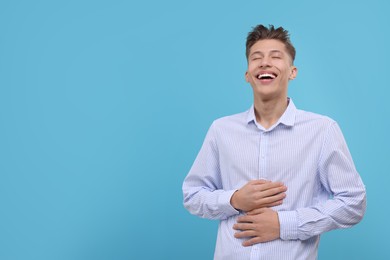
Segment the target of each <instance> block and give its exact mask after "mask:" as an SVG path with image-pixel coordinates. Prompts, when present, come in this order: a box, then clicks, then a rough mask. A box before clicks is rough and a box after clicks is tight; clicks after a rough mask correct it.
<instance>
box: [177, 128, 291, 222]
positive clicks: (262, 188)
mask: <svg viewBox="0 0 390 260" xmlns="http://www.w3.org/2000/svg"><path fill="white" fill-rule="evenodd" d="M286 189H287V188H286V187H285V186H283V184H282V183H279V182H277V183H273V182H270V181H265V180H253V181H249V182H248V183H247V184H246V185H244V186H243V187H242V188H240V189H239V190H224V187H223V184H222V176H221V172H220V167H219V151H218V146H217V141H216V138H215V133H214V128H213V125H212V126H211V127H210V129H209V131H208V133H207V135H206V138H205V141H204V143H203V145H202V148H201V150H200V152H199V154H198V156H197V157H196V160H195V162H194V164H193V166H192V167H191V170H190V172H189V174H188V175H187V177H186V178H185V180H184V183H183V194H184V206H185V207H186V208H187V209H188V211H190V212H191V213H192V214H194V215H198V216H200V217H203V218H209V219H226V218H228V217H230V216H233V215H237V214H239V210H242V211H249V210H252V209H254V208H260V207H271V206H276V205H280V204H281V203H282V200H283V198H284V197H285V194H284V191H286Z"/></svg>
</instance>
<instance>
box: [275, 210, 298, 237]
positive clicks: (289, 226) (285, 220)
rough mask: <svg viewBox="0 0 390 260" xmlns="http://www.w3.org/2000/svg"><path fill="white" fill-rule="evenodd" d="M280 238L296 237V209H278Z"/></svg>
mask: <svg viewBox="0 0 390 260" xmlns="http://www.w3.org/2000/svg"><path fill="white" fill-rule="evenodd" d="M278 217H279V224H280V238H281V239H282V240H296V239H298V213H297V212H296V211H278Z"/></svg>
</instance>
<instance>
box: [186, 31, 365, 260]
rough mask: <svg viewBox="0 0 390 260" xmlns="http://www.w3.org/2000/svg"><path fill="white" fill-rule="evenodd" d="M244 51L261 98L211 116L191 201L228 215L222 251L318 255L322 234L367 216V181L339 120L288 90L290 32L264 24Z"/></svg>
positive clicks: (200, 209)
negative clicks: (304, 106)
mask: <svg viewBox="0 0 390 260" xmlns="http://www.w3.org/2000/svg"><path fill="white" fill-rule="evenodd" d="M246 56H247V60H248V70H247V71H246V73H245V79H246V81H247V82H249V83H250V85H251V86H252V89H253V97H254V104H253V106H252V107H251V108H250V109H249V110H248V111H246V112H244V113H240V114H236V115H232V116H228V117H224V118H220V119H218V120H216V121H214V122H213V124H212V125H211V127H210V129H209V131H208V133H207V136H206V138H205V141H204V143H203V146H202V148H201V150H200V152H199V154H198V156H197V158H196V160H195V162H194V164H193V166H192V168H191V170H190V172H189V173H188V176H187V177H186V178H185V180H184V183H183V193H184V205H185V207H186V208H187V209H188V210H189V211H190V212H191V213H192V214H195V215H198V216H201V217H204V218H209V219H218V220H220V223H219V229H218V236H217V243H216V248H215V254H214V259H221V260H229V259H232V260H237V259H267V260H272V259H275V260H283V259H291V260H300V259H302V260H308V259H317V251H318V243H319V239H320V234H322V233H323V232H326V231H329V230H332V229H336V228H347V227H351V226H352V225H354V224H356V223H358V222H359V221H360V220H361V219H362V217H363V215H364V212H365V207H366V192H365V187H364V185H363V183H362V180H361V178H360V176H359V174H358V173H357V171H356V169H355V166H354V164H353V161H352V158H351V155H350V153H349V151H348V148H347V145H346V143H345V140H344V137H343V135H342V133H341V130H340V128H339V127H338V125H337V123H336V122H335V121H333V120H332V119H330V118H328V117H325V116H321V115H317V114H314V113H310V112H306V111H303V110H299V109H297V108H296V107H295V105H294V103H293V101H292V99H291V98H288V96H287V87H288V83H289V81H290V80H293V79H294V78H295V77H296V75H297V68H296V67H295V66H294V65H293V64H294V58H295V48H294V47H293V45H292V44H291V42H290V39H289V35H288V32H287V31H286V30H284V29H283V28H282V27H279V28H277V29H275V28H274V27H273V26H269V27H265V26H263V25H258V26H256V27H255V28H254V29H253V31H251V32H250V33H249V35H248V38H247V42H246Z"/></svg>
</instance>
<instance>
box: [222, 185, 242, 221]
mask: <svg viewBox="0 0 390 260" xmlns="http://www.w3.org/2000/svg"><path fill="white" fill-rule="evenodd" d="M236 191H237V190H228V191H224V192H222V193H221V194H220V196H219V198H218V199H219V203H218V204H219V205H220V207H221V211H222V212H224V214H225V215H226V217H230V216H233V215H238V214H239V213H240V212H239V211H238V210H236V209H235V208H234V207H233V206H232V204H230V199H231V197H232V196H233V193H235V192H236Z"/></svg>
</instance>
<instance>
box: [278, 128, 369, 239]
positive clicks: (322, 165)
mask: <svg viewBox="0 0 390 260" xmlns="http://www.w3.org/2000/svg"><path fill="white" fill-rule="evenodd" d="M318 174H319V177H320V181H321V185H322V187H323V188H324V189H325V190H326V192H328V193H329V194H330V197H329V199H328V200H326V201H325V202H323V203H319V204H317V205H314V206H312V207H307V208H300V209H297V210H294V211H279V212H278V216H279V222H280V237H281V239H283V240H297V239H299V240H306V239H308V238H310V237H312V236H315V235H319V234H321V233H323V232H326V231H329V230H332V229H337V228H348V227H351V226H353V225H355V224H357V223H358V222H359V221H360V220H361V219H362V218H363V215H364V213H365V210H366V190H365V187H364V184H363V182H362V180H361V178H360V176H359V174H358V172H357V171H356V169H355V166H354V163H353V161H352V157H351V155H350V152H349V150H348V147H347V145H346V142H345V140H344V137H343V134H342V132H341V130H340V128H339V127H338V125H337V123H335V122H333V124H332V125H331V126H330V127H329V129H328V132H327V137H326V138H325V141H324V144H323V147H322V152H321V156H320V159H319V163H318Z"/></svg>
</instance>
